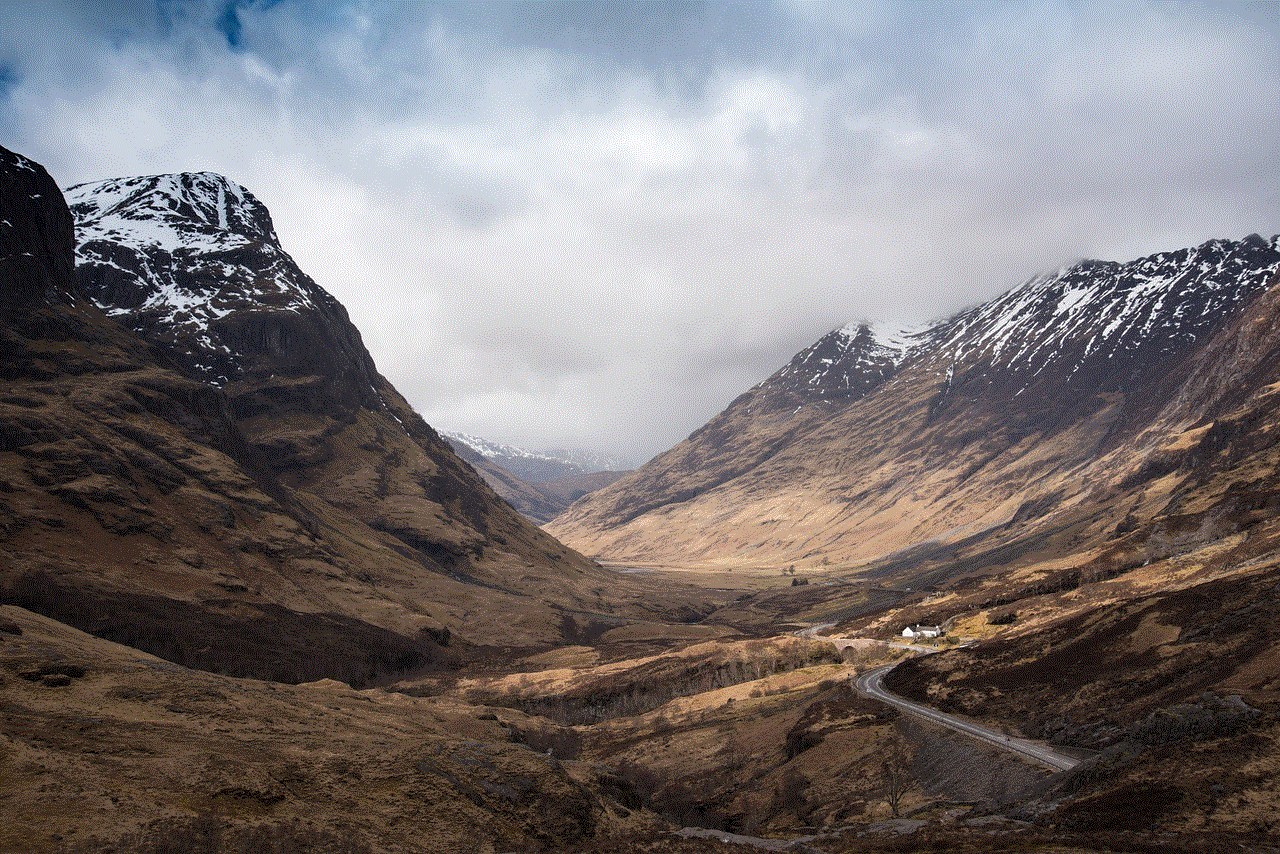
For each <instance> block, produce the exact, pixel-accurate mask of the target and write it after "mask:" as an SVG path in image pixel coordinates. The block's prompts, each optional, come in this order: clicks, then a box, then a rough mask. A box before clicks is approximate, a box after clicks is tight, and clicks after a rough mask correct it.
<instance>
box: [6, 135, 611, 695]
mask: <svg viewBox="0 0 1280 854" xmlns="http://www.w3.org/2000/svg"><path fill="white" fill-rule="evenodd" d="M2 157H3V160H2V162H0V196H2V197H3V202H4V204H3V208H2V210H3V214H2V215H0V219H3V221H4V222H3V225H2V226H0V249H3V252H4V256H3V258H0V265H3V266H2V269H4V270H5V271H6V276H5V279H4V281H3V282H2V283H0V285H2V290H3V305H4V309H5V317H4V318H3V324H2V328H0V335H2V337H3V341H2V342H0V344H2V347H3V355H4V358H3V362H2V364H3V374H2V375H0V490H3V492H4V501H3V505H2V506H0V550H2V551H3V553H4V555H5V560H4V562H3V565H0V591H3V593H4V596H5V598H6V599H7V600H8V601H12V602H15V603H17V604H21V605H23V606H24V607H28V608H32V609H34V610H38V611H41V612H43V613H46V614H48V615H49V616H52V617H54V618H56V619H59V620H62V621H64V622H67V623H71V624H72V625H75V626H77V627H79V628H82V629H85V630H88V631H90V632H92V633H94V634H98V635H100V636H102V637H107V638H111V639H114V640H120V641H123V642H125V643H129V644H132V645H136V646H140V647H142V648H144V649H148V650H149V651H152V652H155V653H157V654H160V655H162V656H165V657H167V658H170V659H172V660H175V661H179V662H180V663H184V664H188V665H190V666H195V667H201V668H205V669H212V670H218V671H221V672H227V673H233V674H239V675H254V676H267V677H271V678H278V679H282V680H288V681H295V680H298V679H311V678H318V677H320V676H335V677H337V678H342V679H346V680H350V681H356V682H359V681H364V680H367V679H369V678H372V677H373V676H375V675H377V674H378V673H381V672H388V671H399V670H404V669H406V668H414V667H425V666H429V665H432V664H433V663H439V662H447V661H448V660H450V659H452V658H454V657H456V655H457V654H458V650H459V649H460V648H465V646H466V645H467V643H468V642H469V643H472V644H493V645H504V646H505V645H515V646H519V645H528V644H536V643H547V642H552V641H554V640H556V639H558V637H559V635H560V631H561V626H562V624H563V622H564V613H565V611H566V610H567V611H569V612H574V611H577V610H580V609H584V608H585V609H588V610H590V611H591V612H592V613H596V612H599V611H615V610H617V609H618V608H620V607H621V608H626V605H625V603H624V602H623V600H625V599H626V598H627V597H628V595H629V594H628V593H627V587H626V582H625V580H619V579H617V578H615V576H614V575H613V574H612V573H608V572H606V571H605V570H602V569H601V568H599V567H598V566H596V565H595V564H594V563H592V562H591V561H589V560H586V559H584V558H583V557H582V556H581V555H579V554H577V553H575V552H573V551H571V550H569V549H567V548H565V547H564V546H562V545H560V544H559V543H558V542H556V541H555V540H553V539H552V538H551V537H549V536H547V535H546V534H544V533H543V532H541V531H540V530H538V529H537V528H536V527H534V526H533V525H532V524H530V523H529V522H528V521H527V520H525V519H524V518H522V517H521V516H520V515H519V514H517V513H516V512H515V511H514V510H512V508H511V507H510V506H509V505H507V504H506V503H505V502H503V501H502V500H500V499H499V498H498V497H497V496H496V495H495V494H494V493H493V491H492V490H491V489H489V488H488V487H487V486H485V484H484V483H483V481H482V480H481V479H480V478H479V477H478V476H477V475H476V473H475V472H474V471H473V470H472V469H471V468H470V467H468V466H467V465H466V464H464V463H463V462H462V461H460V460H459V459H458V458H457V457H456V456H455V455H454V454H453V452H452V451H451V450H450V449H449V448H448V446H447V445H446V444H445V443H444V442H443V441H442V440H441V439H440V438H439V437H438V436H437V435H436V433H435V432H434V431H433V430H432V429H431V428H430V427H428V426H427V425H426V424H425V423H423V422H422V420H421V419H420V418H419V417H418V416H417V415H416V414H414V412H413V411H412V409H411V408H410V407H409V406H408V405H407V404H406V403H405V401H404V399H403V398H402V397H401V396H400V395H399V394H398V393H396V391H395V389H394V388H392V387H391V385H390V384H389V383H387V381H386V380H385V379H383V378H382V377H381V376H379V375H378V373H377V371H376V370H375V368H374V366H373V364H372V362H371V360H370V359H369V356H368V354H367V352H366V351H365V350H364V348H363V346H362V345H361V343H360V337H359V334H358V333H357V332H356V330H355V328H354V327H353V326H352V325H351V324H350V322H349V321H348V319H347V317H346V313H345V311H343V309H342V307H341V306H340V305H339V304H338V303H337V302H336V301H335V300H334V299H333V298H332V297H331V296H329V295H328V294H327V293H325V292H324V291H323V290H322V289H321V288H319V287H318V286H317V285H316V284H315V283H314V282H313V281H311V279H310V278H308V277H307V276H306V275H305V274H303V273H302V272H301V271H300V270H298V268H297V267H296V265H295V264H294V263H293V262H292V260H291V259H290V258H289V257H288V255H287V254H285V253H284V252H283V250H282V249H281V248H280V246H279V244H278V241H277V240H276V238H275V235H274V230H273V229H272V227H271V223H270V218H269V216H268V215H267V213H266V210H265V208H263V206H262V205H261V204H260V203H258V202H257V201H256V200H254V199H253V197H252V196H251V195H250V194H249V193H248V192H247V191H245V190H243V189H242V188H239V187H236V186H234V185H233V184H231V183H230V182H227V181H225V180H223V179H220V178H217V177H216V176H210V175H206V174H199V175H178V176H159V177H154V178H143V179H126V180H122V181H113V182H105V183H103V184H100V185H95V186H91V187H90V186H81V187H77V188H75V189H74V191H73V192H72V194H71V197H72V199H73V201H74V203H75V213H76V214H77V216H79V217H80V218H82V220H83V224H82V226H80V227H79V229H78V230H79V235H78V237H79V241H80V244H79V253H80V266H79V271H78V272H79V277H78V281H77V280H76V279H75V278H73V257H74V253H75V252H76V251H77V249H76V245H75V243H74V242H73V240H74V238H73V228H74V227H75V226H73V221H72V217H71V213H70V212H69V211H68V209H67V206H66V205H65V203H64V201H63V199H62V196H61V194H60V193H59V191H58V189H57V187H56V185H55V184H54V183H53V182H52V180H50V179H49V177H48V176H47V174H45V173H44V171H43V170H42V169H40V167H38V166H36V165H35V164H33V163H31V161H29V160H27V159H26V158H23V157H21V156H20V155H16V154H13V153H11V152H7V151H6V152H2ZM606 592H607V593H608V597H603V596H602V594H604V593H606Z"/></svg>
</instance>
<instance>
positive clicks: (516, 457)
mask: <svg viewBox="0 0 1280 854" xmlns="http://www.w3.org/2000/svg"><path fill="white" fill-rule="evenodd" d="M441 435H443V436H444V437H445V439H447V440H448V441H449V444H451V445H453V447H454V448H458V447H459V446H466V447H468V448H470V449H471V450H473V451H475V452H476V453H477V454H480V455H481V456H483V457H486V458H487V459H490V460H492V461H493V462H495V463H497V464H498V465H500V466H502V467H503V468H505V469H506V470H507V471H509V472H511V473H512V474H514V475H515V476H516V477H518V478H520V479H522V480H525V481H528V482H531V483H547V482H550V481H556V480H563V479H565V478H570V477H578V476H579V475H584V474H593V473H595V472H602V471H621V470H622V469H623V468H624V465H623V464H622V462H621V461H619V460H617V459H615V458H614V457H608V456H605V455H604V454H597V453H595V452H594V451H585V450H582V449H580V448H554V449H552V450H549V451H541V452H540V451H529V450H526V449H524V448H517V447H515V446H514V445H504V444H502V443H501V442H490V441H489V440H487V439H481V438H480V437H478V436H472V435H469V434H467V433H457V432H449V431H445V432H444V433H442V434H441Z"/></svg>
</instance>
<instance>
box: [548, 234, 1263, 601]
mask: <svg viewBox="0 0 1280 854" xmlns="http://www.w3.org/2000/svg"><path fill="white" fill-rule="evenodd" d="M1278 271H1280V239H1277V238H1272V239H1265V238H1262V237H1259V236H1257V235H1251V236H1249V237H1247V238H1245V239H1243V240H1239V241H1229V240H1213V241H1210V242H1208V243H1205V244H1203V245H1201V246H1198V247H1194V248H1190V249H1183V250H1179V251H1175V252H1165V253H1160V254H1157V255H1152V256H1150V257H1147V258H1142V259H1139V260H1136V261H1132V262H1128V263H1117V262H1104V261H1082V262H1080V263H1077V264H1073V265H1071V266H1069V267H1066V268H1064V269H1061V270H1058V271H1056V272H1054V273H1051V274H1048V275H1042V276H1037V277H1035V278H1032V279H1031V280H1029V281H1027V282H1025V283H1024V284H1022V285H1019V286H1018V287H1016V288H1014V289H1012V290H1011V291H1009V292H1007V293H1005V294H1003V295H1002V296H1000V297H997V298H996V299H993V300H991V301H990V302H987V303H985V304H982V305H979V306H976V307H974V308H971V309H968V310H966V311H963V312H960V313H959V314H957V315H956V316H954V317H951V318H948V319H945V320H942V321H939V322H937V323H934V324H930V325H928V326H926V327H924V328H920V329H915V330H908V331H903V330H891V329H882V328H877V327H875V326H873V325H868V324H865V323H855V324H851V325H849V326H846V327H843V328H841V329H837V330H835V331H833V332H831V333H829V334H828V335H826V336H824V337H823V338H822V339H820V340H819V341H817V342H816V343H815V344H813V345H812V346H811V347H809V348H807V349H806V350H804V351H803V352H801V353H799V354H797V355H796V356H795V358H793V359H792V360H791V361H790V363H788V364H787V365H786V366H784V367H783V368H782V369H780V370H779V371H778V372H776V373H775V374H774V375H773V376H771V377H769V378H768V379H766V380H765V381H764V382H762V383H760V384H759V385H757V386H755V387H754V388H752V389H751V390H749V391H748V392H746V393H745V394H743V395H741V396H740V397H738V398H737V399H736V400H734V401H733V402H732V403H731V404H730V405H729V406H728V407H727V408H726V409H725V410H724V411H723V412H721V413H720V414H719V415H717V416H716V417H715V418H713V419H712V420H711V421H710V422H709V423H708V424H707V425H705V426H704V427H702V428H700V429H699V430H697V431H695V432H694V433H693V434H692V435H691V436H690V437H689V438H688V439H687V440H685V441H684V442H682V443H680V444H679V445H677V446H676V447H674V448H672V449H671V450H669V451H667V452H665V453H664V454H661V455H660V456H658V457H657V458H655V459H654V460H653V461H651V462H650V463H649V464H647V465H645V466H643V467H642V468H640V469H639V470H637V471H636V472H634V473H632V474H631V475H629V476H628V477H626V478H623V479H622V480H619V481H618V482H616V483H614V484H613V485H611V486H609V487H607V488H605V489H603V490H600V491H599V492H596V493H593V494H592V495H589V496H587V497H586V498H584V499H582V500H581V501H579V502H578V503H577V504H576V505H575V506H574V507H572V508H570V509H569V510H568V511H566V512H565V513H564V514H563V515H562V516H560V517H559V518H557V519H556V520H555V522H554V524H552V525H551V526H549V529H550V530H551V531H552V532H553V533H555V534H556V535H557V536H559V537H561V538H563V539H564V540H565V541H566V542H568V543H571V544H573V545H574V546H575V547H577V548H579V549H582V550H583V551H585V552H587V553H589V554H593V555H598V556H602V557H607V558H609V559H615V560H654V561H695V562H696V561H699V560H713V559H721V560H723V558H724V556H725V555H734V556H735V559H737V560H741V561H744V562H748V563H756V564H759V563H766V564H767V563H776V564H782V565H789V564H791V563H799V564H801V565H804V564H808V565H814V564H820V563H827V564H833V565H847V564H850V563H855V564H858V563H865V562H868V561H874V560H877V559H880V560H885V561H887V560H889V559H890V558H892V557H893V556H895V555H906V554H908V551H904V550H915V551H912V552H910V553H911V554H915V555H917V556H918V555H919V554H922V552H921V551H920V550H925V551H929V550H932V552H930V553H936V555H937V558H936V564H937V565H936V566H934V569H936V572H937V576H936V577H939V578H940V577H942V575H945V573H946V572H948V571H958V570H954V569H950V570H949V569H948V568H947V566H943V564H944V563H947V561H944V559H943V557H941V555H943V554H944V552H945V554H946V555H948V556H949V558H950V559H955V558H957V557H959V556H962V555H963V554H967V553H969V552H971V551H974V550H980V549H984V548H994V547H995V546H996V545H998V544H1000V543H1008V542H1011V541H1015V540H1018V538H1019V537H1023V538H1025V537H1029V536H1031V534H1032V533H1033V532H1035V531H1048V530H1058V529H1060V528H1061V526H1075V525H1079V526H1083V527H1082V528H1081V530H1080V532H1079V536H1078V537H1077V539H1076V541H1075V542H1076V544H1077V547H1079V548H1086V544H1087V546H1088V547H1098V548H1103V547H1106V546H1107V544H1108V543H1111V544H1112V545H1116V544H1117V543H1119V542H1120V541H1123V542H1124V543H1126V544H1127V545H1126V546H1125V548H1140V546H1138V545H1136V542H1137V538H1149V537H1150V536H1153V535H1155V534H1154V533H1153V532H1156V531H1158V530H1164V529H1163V527H1162V526H1164V525H1167V524H1168V522H1167V518H1168V515H1169V514H1176V513H1179V512H1190V511H1189V510H1186V508H1189V507H1193V506H1194V507H1197V508H1200V509H1197V510H1196V511H1195V513H1197V514H1203V513H1209V514H1210V515H1211V516H1213V517H1214V518H1229V517H1232V515H1233V514H1240V513H1245V512H1249V511H1248V509H1247V508H1248V506H1250V505H1251V504H1252V503H1253V502H1254V501H1255V500H1256V499H1255V498H1251V497H1247V496H1253V495H1255V494H1256V493H1257V491H1258V490H1260V489H1262V490H1264V491H1265V489H1271V488H1280V483H1276V484H1272V485H1269V486H1266V487H1263V486H1262V485H1261V483H1262V481H1265V482H1267V483H1268V484H1270V480H1268V479H1269V478H1273V477H1274V471H1275V468H1274V465H1273V463H1272V460H1271V456H1270V454H1271V453H1272V448H1273V445H1274V440H1273V438H1272V436H1273V433H1274V431H1273V429H1272V428H1273V425H1275V423H1276V422H1275V417H1274V413H1273V412H1272V409H1271V406H1270V404H1269V403H1268V401H1270V400H1271V399H1272V398H1273V396H1274V392H1275V388H1278V387H1280V386H1275V387H1273V386H1272V385H1271V384H1272V383H1276V382H1278V381H1280V358H1276V357H1273V355H1272V351H1271V350H1270V349H1269V348H1270V347H1271V346H1272V345H1271V344H1270V343H1269V342H1268V343H1258V342H1256V341H1254V338H1255V337H1256V335H1257V334H1260V333H1261V331H1262V330H1264V329H1266V328H1267V327H1268V324H1269V325H1270V326H1271V327H1274V326H1276V325H1280V323H1278V322H1280V317H1276V316H1273V315H1271V314H1269V313H1268V312H1270V311H1271V309H1270V305H1271V303H1272V301H1273V300H1272V295H1273V293H1274V290H1275V288H1276V284H1277V272H1278ZM1248 323H1254V324H1261V326H1260V327H1258V329H1257V330H1256V331H1254V332H1250V333H1248V334H1245V333H1244V331H1243V330H1242V329H1241V328H1240V324H1248ZM1242 335H1243V336H1244V337H1243V338H1242V337H1241V336H1242ZM1245 340H1248V341H1250V342H1253V343H1250V344H1247V345H1246V344H1243V343H1242V341H1245ZM1197 378H1200V379H1197ZM1192 401H1195V402H1196V403H1195V404H1194V405H1193V404H1192ZM1226 424H1235V425H1238V426H1236V427H1233V428H1231V430H1230V431H1229V432H1228V433H1226V434H1224V433H1223V431H1224V430H1226V429H1227V428H1226V427H1224V425H1226ZM1228 436H1229V437H1230V438H1227V437H1228ZM1239 466H1243V468H1238V467H1239ZM1249 466H1254V467H1258V468H1257V473H1250V472H1252V471H1253V469H1250V468H1249ZM1229 473H1230V474H1229ZM1232 476H1233V477H1236V481H1230V480H1223V478H1227V477H1232ZM1259 478H1261V479H1262V480H1261V481H1260V480H1259ZM1233 483H1234V486H1233V485H1232V484H1233ZM1246 484H1254V486H1251V487H1248V488H1246V486H1245V485H1246ZM1206 490H1208V493H1206ZM1215 490H1216V492H1215ZM1206 494H1212V495H1216V496H1217V497H1216V498H1212V499H1210V498H1207V497H1204V496H1205V495H1206ZM1205 501H1207V502H1209V504H1208V505H1206V506H1203V507H1202V506H1201V505H1202V502H1205ZM1209 506H1211V507H1212V508H1213V509H1212V510H1211V511H1210V510H1209V509H1207V507H1209ZM1179 508H1182V509H1181V510H1180V509H1179ZM1197 518H1199V516H1197ZM1161 520H1165V521H1161ZM1122 521H1123V524H1121V523H1122ZM1206 524H1208V523H1206ZM1054 526H1059V527H1058V528H1055V527H1054ZM1117 526H1119V528H1120V533H1119V534H1117V533H1116V529H1117ZM1061 529H1062V530H1065V528H1061ZM1144 532H1145V533H1144ZM1166 536H1167V534H1159V535H1158V537H1166ZM1144 542H1145V540H1144ZM1142 548H1145V546H1142ZM1086 550H1087V549H1086ZM1005 557H1006V560H1007V559H1008V555H1006V556H1005ZM908 564H910V565H912V566H915V567H916V569H917V570H919V571H924V570H923V569H920V567H921V564H920V562H919V561H915V562H914V563H913V562H912V561H903V562H901V565H902V566H907V565H908ZM930 566H933V565H932V564H930ZM929 571H930V572H933V569H930V570H929ZM931 577H932V576H931Z"/></svg>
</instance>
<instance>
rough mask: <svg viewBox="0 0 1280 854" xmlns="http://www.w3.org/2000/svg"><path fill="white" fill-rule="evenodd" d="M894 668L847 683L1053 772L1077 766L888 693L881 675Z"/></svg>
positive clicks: (1032, 744)
mask: <svg viewBox="0 0 1280 854" xmlns="http://www.w3.org/2000/svg"><path fill="white" fill-rule="evenodd" d="M896 666H897V665H896V664H886V665H883V666H881V667H876V668H874V669H872V670H868V671H867V672H866V673H861V674H859V675H857V676H853V677H850V681H851V682H852V683H853V687H854V690H856V691H857V692H858V693H859V694H861V695H862V696H864V697H870V698H871V699H873V700H879V701H880V702H882V703H887V704H888V705H890V706H893V707H894V708H895V709H898V710H899V711H902V712H905V713H907V714H909V715H914V716H915V717H917V718H921V719H923V720H926V721H930V722H931V723H935V724H939V725H940V726H944V727H947V728H948V729H953V730H955V731H956V732H958V733H961V734H962V735H967V736H968V737H969V738H972V739H976V740H977V741H981V742H985V743H987V744H990V745H991V746H993V747H998V748H1000V749H1001V750H1006V751H1008V752H1010V753H1013V754H1016V755H1017V756H1020V757H1021V758H1023V759H1027V760H1029V761H1031V762H1035V763H1037V764H1039V765H1043V766H1045V767H1046V768H1049V769H1051V770H1053V771H1068V770H1070V769H1072V768H1074V767H1076V766H1077V765H1079V764H1080V760H1079V759H1075V758H1074V757H1071V756H1067V755H1066V754H1064V753H1059V752H1058V751H1056V750H1054V749H1052V748H1050V747H1048V746H1047V745H1044V744H1041V743H1039V742H1035V741H1030V740H1028V739H1025V738H1014V737H1013V736H1009V735H1005V734H1004V733H1002V732H999V731H998V730H994V729H991V728H990V727H985V726H981V725H980V724H975V723H971V722H970V721H966V720H961V719H960V718H957V717H956V716H955V715H948V714H946V713H945V712H939V711H938V710H937V709H931V708H929V707H928V706H922V705H920V704H919V703H913V702H911V701H910V700H907V699H905V698H903V697H899V696H898V695H897V694H891V693H889V692H888V691H886V690H885V688H884V675H885V674H886V673H888V672H889V671H890V670H892V669H893V668H894V667H896Z"/></svg>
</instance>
